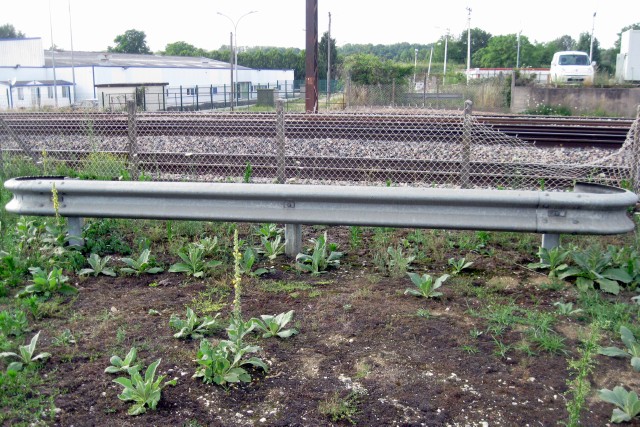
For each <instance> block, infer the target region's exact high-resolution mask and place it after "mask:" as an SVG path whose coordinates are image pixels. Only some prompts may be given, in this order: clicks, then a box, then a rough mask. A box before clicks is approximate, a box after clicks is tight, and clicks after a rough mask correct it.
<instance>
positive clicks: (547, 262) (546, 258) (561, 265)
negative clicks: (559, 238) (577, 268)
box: [528, 246, 571, 278]
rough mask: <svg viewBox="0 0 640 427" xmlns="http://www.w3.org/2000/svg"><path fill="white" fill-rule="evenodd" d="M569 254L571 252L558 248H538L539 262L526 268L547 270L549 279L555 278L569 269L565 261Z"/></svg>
mask: <svg viewBox="0 0 640 427" xmlns="http://www.w3.org/2000/svg"><path fill="white" fill-rule="evenodd" d="M570 254H571V251H569V250H564V249H562V248H560V247H559V246H557V247H555V248H552V249H547V248H543V247H540V249H539V251H538V257H540V262H533V263H531V264H529V265H528V267H529V268H545V269H549V277H550V278H556V277H558V276H559V275H560V274H561V273H563V272H564V271H565V270H566V269H567V268H569V266H568V265H567V263H566V260H567V258H568V257H569V255H570Z"/></svg>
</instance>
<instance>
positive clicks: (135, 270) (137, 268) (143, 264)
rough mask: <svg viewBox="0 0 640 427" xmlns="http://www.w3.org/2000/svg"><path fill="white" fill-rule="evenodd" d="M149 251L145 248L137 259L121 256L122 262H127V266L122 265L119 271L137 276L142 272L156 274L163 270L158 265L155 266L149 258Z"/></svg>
mask: <svg viewBox="0 0 640 427" xmlns="http://www.w3.org/2000/svg"><path fill="white" fill-rule="evenodd" d="M150 258H151V251H150V250H149V249H145V250H143V251H142V252H141V253H140V256H139V257H138V258H137V259H134V258H122V262H124V263H125V264H127V266H128V267H123V268H121V269H120V271H122V272H124V273H131V274H135V275H136V276H139V275H140V274H142V273H147V274H156V273H161V272H162V271H164V270H163V269H162V268H160V267H155V266H154V263H153V262H152V261H151V260H150Z"/></svg>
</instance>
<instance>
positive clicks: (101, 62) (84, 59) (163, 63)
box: [44, 50, 250, 70]
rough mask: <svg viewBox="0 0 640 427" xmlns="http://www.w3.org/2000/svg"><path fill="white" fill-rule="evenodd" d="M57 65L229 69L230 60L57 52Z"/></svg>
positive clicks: (48, 54)
mask: <svg viewBox="0 0 640 427" xmlns="http://www.w3.org/2000/svg"><path fill="white" fill-rule="evenodd" d="M44 59H45V66H46V67H52V66H53V53H52V51H50V50H45V51H44ZM55 61H56V67H71V66H72V65H74V66H77V67H81V66H100V67H146V68H204V69H212V68H213V69H227V70H228V69H229V68H230V65H229V63H228V62H222V61H217V60H215V59H210V58H204V57H191V56H162V55H140V54H131V53H111V52H73V63H72V61H71V51H61V52H58V51H56V52H55ZM238 69H239V70H250V68H248V67H243V66H241V65H238Z"/></svg>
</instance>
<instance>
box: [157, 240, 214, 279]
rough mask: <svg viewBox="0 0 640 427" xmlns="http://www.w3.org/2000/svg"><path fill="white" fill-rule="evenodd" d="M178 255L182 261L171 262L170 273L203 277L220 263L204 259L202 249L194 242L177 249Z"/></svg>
mask: <svg viewBox="0 0 640 427" xmlns="http://www.w3.org/2000/svg"><path fill="white" fill-rule="evenodd" d="M178 256H179V257H180V258H181V259H182V261H183V262H178V263H176V264H173V265H172V266H171V267H170V268H169V272H170V273H186V274H187V276H193V277H204V275H205V274H207V272H209V271H210V270H212V269H214V268H216V267H217V266H219V265H220V264H222V262H220V261H205V260H204V249H203V248H202V247H201V246H198V245H195V244H191V245H188V246H187V247H186V248H183V249H181V250H180V251H178Z"/></svg>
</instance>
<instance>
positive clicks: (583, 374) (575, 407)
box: [565, 325, 600, 427]
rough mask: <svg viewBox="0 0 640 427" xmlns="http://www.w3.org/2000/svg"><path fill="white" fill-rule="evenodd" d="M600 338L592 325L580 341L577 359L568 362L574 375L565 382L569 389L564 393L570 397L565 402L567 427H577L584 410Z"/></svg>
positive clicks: (596, 329) (596, 328)
mask: <svg viewBox="0 0 640 427" xmlns="http://www.w3.org/2000/svg"><path fill="white" fill-rule="evenodd" d="M599 337H600V333H599V329H598V327H597V326H595V325H592V326H591V329H590V332H589V335H588V336H587V338H586V339H584V340H583V341H582V346H580V348H578V354H579V355H580V357H579V358H578V359H573V360H569V361H568V363H569V370H570V371H572V372H573V373H574V374H575V377H574V378H573V379H571V380H567V386H568V387H569V389H568V390H567V392H566V393H565V394H566V395H571V399H570V400H567V411H568V412H569V419H568V420H567V423H566V425H567V426H568V427H577V426H579V425H580V413H581V412H582V411H583V410H584V405H585V403H586V399H587V396H588V395H589V391H590V389H591V384H590V383H589V379H588V378H589V376H590V375H591V374H592V373H593V370H594V368H595V364H596V361H595V358H594V357H595V354H596V352H597V349H598V339H599Z"/></svg>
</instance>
